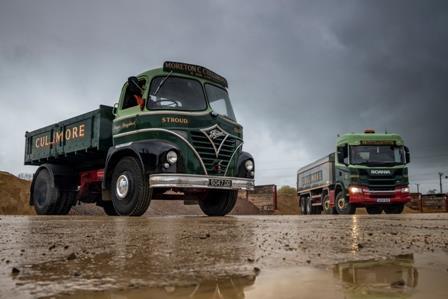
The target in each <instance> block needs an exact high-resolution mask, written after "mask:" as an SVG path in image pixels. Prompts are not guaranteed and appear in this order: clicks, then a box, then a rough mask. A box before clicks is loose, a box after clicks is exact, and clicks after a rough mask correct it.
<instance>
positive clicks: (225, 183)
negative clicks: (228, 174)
mask: <svg viewBox="0 0 448 299" xmlns="http://www.w3.org/2000/svg"><path fill="white" fill-rule="evenodd" d="M208 185H209V186H210V187H219V188H231V187H232V180H226V179H209V181H208Z"/></svg>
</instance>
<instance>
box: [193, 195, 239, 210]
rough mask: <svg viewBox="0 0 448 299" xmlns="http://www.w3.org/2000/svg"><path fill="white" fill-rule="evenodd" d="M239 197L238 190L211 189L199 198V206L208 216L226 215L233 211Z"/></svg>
mask: <svg viewBox="0 0 448 299" xmlns="http://www.w3.org/2000/svg"><path fill="white" fill-rule="evenodd" d="M237 198H238V191H233V190H232V191H227V190H226V191H222V190H213V191H212V190H210V191H208V192H207V195H206V196H204V198H202V199H200V200H199V207H200V208H201V210H202V212H204V214H206V215H207V216H224V215H226V214H228V213H230V212H231V211H232V209H233V207H234V206H235V204H236V200H237Z"/></svg>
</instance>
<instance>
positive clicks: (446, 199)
mask: <svg viewBox="0 0 448 299" xmlns="http://www.w3.org/2000/svg"><path fill="white" fill-rule="evenodd" d="M445 212H447V213H448V194H445Z"/></svg>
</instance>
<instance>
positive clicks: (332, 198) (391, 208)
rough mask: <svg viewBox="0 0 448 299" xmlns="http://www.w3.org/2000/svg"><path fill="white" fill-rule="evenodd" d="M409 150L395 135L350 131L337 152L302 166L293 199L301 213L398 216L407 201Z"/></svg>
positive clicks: (344, 136) (371, 131)
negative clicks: (358, 210) (363, 212)
mask: <svg viewBox="0 0 448 299" xmlns="http://www.w3.org/2000/svg"><path fill="white" fill-rule="evenodd" d="M409 162H410V154H409V149H408V148H407V147H406V146H405V145H404V142H403V139H402V138H401V137H400V136H399V135H398V134H391V133H383V134H380V133H375V131H374V130H372V129H367V130H365V131H364V133H349V134H344V135H342V136H340V137H338V138H337V141H336V152H335V153H331V154H329V155H327V156H325V157H323V158H322V159H319V160H317V161H315V162H313V163H311V164H308V165H306V166H304V167H302V168H300V169H299V170H298V172H297V195H298V200H299V207H300V210H301V213H302V214H320V213H321V212H324V213H326V214H354V213H355V211H356V208H360V207H365V208H366V210H367V212H368V213H369V214H380V213H381V212H382V211H384V212H385V213H390V214H399V213H401V212H402V211H403V207H404V204H405V203H407V202H409V201H410V200H411V197H410V193H409V178H408V168H407V166H406V164H407V163H409Z"/></svg>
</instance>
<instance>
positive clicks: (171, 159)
mask: <svg viewBox="0 0 448 299" xmlns="http://www.w3.org/2000/svg"><path fill="white" fill-rule="evenodd" d="M166 160H167V161H168V163H170V164H174V163H176V162H177V153H176V152H175V151H169V152H168V153H167V154H166Z"/></svg>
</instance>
